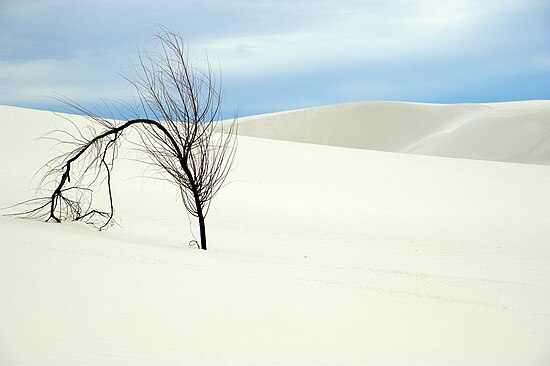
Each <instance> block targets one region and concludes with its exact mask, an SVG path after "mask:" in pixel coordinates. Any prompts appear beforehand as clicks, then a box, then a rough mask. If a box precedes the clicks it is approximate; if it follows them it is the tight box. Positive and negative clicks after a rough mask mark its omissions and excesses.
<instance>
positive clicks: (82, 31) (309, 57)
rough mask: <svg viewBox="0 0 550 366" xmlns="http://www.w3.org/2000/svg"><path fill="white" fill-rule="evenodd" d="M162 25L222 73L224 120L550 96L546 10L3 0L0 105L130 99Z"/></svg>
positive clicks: (507, 3)
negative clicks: (346, 106)
mask: <svg viewBox="0 0 550 366" xmlns="http://www.w3.org/2000/svg"><path fill="white" fill-rule="evenodd" d="M158 25H163V26H166V27H168V28H170V29H172V30H173V31H174V32H176V33H178V34H179V35H181V36H182V37H183V38H185V40H186V41H187V43H188V45H189V50H190V53H191V59H193V60H197V61H199V62H200V61H201V60H204V58H205V57H208V59H209V61H210V63H211V64H213V65H214V69H215V70H220V73H221V82H222V86H223V90H224V104H223V114H224V117H233V116H234V115H239V116H247V115H253V114H260V113H269V112H277V111H284V110H291V109H299V108H307V107H315V106H322V105H330V104H336V103H347V102H357V101H371V100H387V101H409V102H427V103H480V102H499V101H512V100H528V99H550V1H548V0H499V1H497V0H494V1H493V0H461V1H445V0H414V1H409V0H395V1H392V0H364V1H355V0H339V1H332V0H330V1H329V0H326V1H324V0H316V1H313V0H312V1H309V0H277V1H275V0H259V1H249V0H233V1H224V0H181V1H176V0H170V1H168V0H154V1H134V0H132V1H129V0H118V1H107V0H95V1H77V0H0V104H2V105H13V106H21V107H29V108H38V109H52V110H58V111H59V110H63V107H62V106H61V105H59V103H57V102H56V101H55V100H53V99H51V98H49V97H51V96H55V95H64V96H67V97H69V98H71V99H73V100H75V101H77V102H79V103H80V104H82V105H84V106H86V107H88V108H90V109H92V110H93V109H94V108H96V106H97V107H98V108H99V106H100V105H101V103H102V100H107V101H111V100H119V101H125V100H129V98H131V96H132V92H131V88H129V86H128V82H127V81H126V80H125V79H124V78H123V77H121V76H120V73H125V72H127V70H128V69H129V67H131V65H133V64H135V63H136V61H137V56H138V50H142V51H143V50H147V47H148V45H150V42H149V41H150V39H151V35H152V34H153V33H155V32H156V29H158V28H156V27H158Z"/></svg>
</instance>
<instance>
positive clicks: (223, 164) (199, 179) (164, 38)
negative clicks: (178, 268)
mask: <svg viewBox="0 0 550 366" xmlns="http://www.w3.org/2000/svg"><path fill="white" fill-rule="evenodd" d="M153 40H154V48H153V50H152V51H150V52H147V53H141V54H140V56H139V63H138V65H137V66H135V68H134V71H135V72H134V73H133V74H132V75H126V76H125V77H126V78H127V79H128V80H129V81H130V83H131V85H132V86H133V87H134V89H135V91H136V93H137V95H136V101H137V103H136V105H135V106H134V107H133V108H131V109H129V110H130V113H132V116H133V118H129V119H127V120H126V121H116V120H109V119H104V118H101V117H97V116H95V115H93V114H92V113H90V112H89V111H88V110H86V109H85V108H83V107H81V106H80V105H78V104H77V103H74V102H72V101H70V100H67V99H65V100H64V101H65V103H67V104H68V105H69V106H70V107H72V108H73V109H76V110H77V111H78V112H80V113H82V114H84V115H85V116H87V117H88V118H89V119H91V120H92V121H93V123H94V126H95V127H94V128H92V129H88V130H86V131H83V130H82V129H80V130H79V132H78V134H69V133H68V132H65V131H56V132H58V133H61V134H64V135H66V136H68V137H69V140H68V141H67V139H65V138H61V137H59V136H58V137H57V138H56V140H57V141H59V142H63V143H67V142H68V143H71V144H73V145H75V146H76V147H74V148H73V150H72V151H70V152H68V153H65V154H63V155H61V156H58V157H56V158H55V159H53V160H51V161H50V162H48V163H47V164H46V167H47V168H46V173H45V175H44V178H43V179H42V180H41V182H40V186H42V187H44V186H49V185H53V187H54V188H53V190H51V191H50V192H51V194H48V195H46V196H43V197H40V198H35V199H32V200H29V201H26V202H24V204H27V205H29V204H30V205H31V207H30V208H29V209H27V210H24V212H19V213H17V215H19V216H25V217H32V218H43V219H45V220H46V221H54V222H61V221H65V220H73V221H84V222H87V223H90V224H92V225H94V226H96V227H98V228H99V229H103V228H105V227H107V226H108V225H109V224H110V223H111V222H112V219H113V214H114V209H113V206H114V205H113V191H112V187H111V174H112V171H113V166H114V163H115V160H116V157H117V155H118V148H119V146H120V144H121V142H123V141H128V137H127V135H128V133H127V132H129V131H130V130H132V131H137V136H138V138H137V142H136V141H133V143H134V144H137V145H138V147H139V148H140V149H141V150H142V151H143V152H144V153H145V156H147V157H148V164H150V165H152V166H153V167H156V168H159V169H160V171H161V172H163V173H164V174H163V178H165V179H167V180H169V181H170V182H171V183H173V184H174V185H175V186H176V187H177V188H178V189H179V191H180V192H181V198H182V202H183V205H184V206H185V208H186V210H187V211H188V212H189V213H190V214H191V215H192V216H194V217H196V218H197V220H198V223H199V231H200V248H201V249H204V250H206V248H207V246H206V225H205V218H206V215H207V214H208V209H209V207H210V203H211V201H212V198H213V197H214V196H215V195H216V193H217V192H218V190H219V189H220V188H221V187H222V186H223V184H224V181H225V179H226V177H227V175H228V173H229V171H230V169H231V166H232V163H233V161H234V157H235V150H236V131H235V128H236V127H235V126H236V124H235V121H233V123H229V124H220V123H218V122H219V121H220V119H221V116H220V107H221V101H222V92H221V88H220V86H219V85H216V83H215V80H214V76H213V73H212V69H211V68H210V65H209V63H208V62H207V61H206V62H205V67H203V68H199V67H197V66H195V65H193V64H192V63H191V62H190V60H189V58H188V55H187V49H186V47H185V43H184V41H183V40H182V38H181V37H180V36H178V35H177V34H175V33H173V32H171V31H169V30H167V29H165V28H161V30H160V31H159V33H157V34H156V35H155V36H154V37H153ZM97 182H104V183H105V184H106V186H107V195H108V202H109V208H108V210H99V209H96V208H94V207H93V205H92V203H93V197H94V193H95V192H94V189H93V187H94V184H95V183H97Z"/></svg>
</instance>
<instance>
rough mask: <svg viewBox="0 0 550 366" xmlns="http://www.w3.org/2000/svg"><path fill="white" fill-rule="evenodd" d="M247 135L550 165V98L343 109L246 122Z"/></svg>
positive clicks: (243, 123)
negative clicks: (549, 99)
mask: <svg viewBox="0 0 550 366" xmlns="http://www.w3.org/2000/svg"><path fill="white" fill-rule="evenodd" d="M239 133H240V134H242V135H245V136H255V137H265V138H271V139H279V140H286V141H296V142H307V143H314V144H321V145H332V146H342V147H353V148H359V149H369V150H379V151H391V152H405V153H414V154H424V155H435V156H446V157H457V158H469V159H482V160H495V161H508V162H518V163H530V164H550V101H525V102H510V103H491V104H457V105H444V104H442V105H438V104H418V103H399V102H365V103H352V104H341V105H335V106H328V107H321V108H312V109H303V110H297V111H290V112H284V113H274V114H268V115H260V116H253V117H247V118H243V119H241V120H240V123H239Z"/></svg>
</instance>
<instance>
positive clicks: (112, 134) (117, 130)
mask: <svg viewBox="0 0 550 366" xmlns="http://www.w3.org/2000/svg"><path fill="white" fill-rule="evenodd" d="M137 124H142V125H149V126H152V127H154V128H157V129H158V130H160V131H161V132H162V134H163V135H164V136H165V137H166V139H167V141H168V142H169V145H170V146H171V147H172V148H173V150H174V152H175V154H176V157H177V160H178V162H179V165H180V168H181V171H182V172H183V173H184V174H185V177H186V179H187V180H188V183H189V184H188V185H187V189H189V190H190V191H191V192H190V193H191V195H192V197H193V198H194V202H193V203H194V205H195V207H194V210H192V211H190V213H191V214H193V215H194V216H196V217H197V218H198V221H199V229H200V248H201V249H203V250H206V225H205V215H204V210H203V203H202V201H201V198H200V187H198V185H197V182H196V180H195V177H194V176H193V174H192V172H191V170H190V169H189V165H188V159H190V158H191V155H190V154H189V152H187V153H185V154H184V153H183V152H182V149H181V147H180V145H178V143H177V141H176V139H175V138H174V137H173V136H172V134H171V133H170V132H169V131H168V130H167V129H166V127H164V126H163V125H162V124H161V123H160V122H158V121H155V120H150V119H134V120H130V121H127V122H125V123H123V124H122V125H120V126H118V127H112V128H109V129H108V130H106V131H104V132H102V133H100V134H99V135H97V136H96V137H94V138H93V139H91V140H89V141H88V142H86V143H85V144H84V145H83V146H81V147H80V148H79V149H77V150H75V152H74V155H73V156H72V157H70V158H69V159H67V161H66V162H65V163H64V165H63V175H62V176H61V179H60V181H59V184H58V185H57V187H56V188H55V190H54V191H53V193H52V195H51V202H49V207H50V209H49V211H50V212H49V216H48V218H47V220H46V221H49V220H54V221H56V222H61V221H62V210H61V205H62V204H63V203H65V205H67V206H68V209H69V210H74V208H75V207H79V205H78V204H76V205H75V202H74V201H71V200H70V199H68V198H67V197H65V196H64V195H63V194H64V192H66V191H67V190H69V189H67V188H66V187H65V185H66V183H68V182H70V181H71V177H70V173H71V164H72V163H74V162H75V161H77V160H78V159H79V158H80V157H81V156H83V155H84V154H85V153H86V151H87V150H88V149H90V148H91V147H94V146H96V144H100V143H101V141H102V140H103V139H107V138H110V139H111V140H109V142H108V143H107V144H105V145H102V146H103V147H102V152H101V155H102V156H103V159H102V164H103V165H104V166H105V168H106V170H107V176H108V178H109V179H108V180H107V185H108V189H109V200H110V207H111V212H110V213H108V214H106V213H102V212H99V211H96V210H91V211H88V212H85V213H81V212H80V208H78V210H77V212H71V215H66V217H72V218H73V219H74V220H75V221H78V220H82V219H84V218H85V217H87V216H90V215H92V214H94V213H97V214H100V215H102V216H103V217H108V220H107V222H106V223H105V224H104V225H103V226H101V227H100V229H101V228H103V227H105V226H106V225H107V224H108V223H109V221H111V219H112V216H113V210H112V207H113V202H112V195H111V183H110V174H111V172H110V168H109V166H108V164H107V163H106V162H105V156H106V154H107V150H108V149H109V148H110V147H113V145H114V143H115V142H116V141H117V139H119V138H120V136H121V135H122V133H123V131H124V130H126V129H127V128H129V127H131V126H133V125H137ZM42 207H44V206H42ZM57 209H59V210H60V213H59V214H58V213H56V210H57Z"/></svg>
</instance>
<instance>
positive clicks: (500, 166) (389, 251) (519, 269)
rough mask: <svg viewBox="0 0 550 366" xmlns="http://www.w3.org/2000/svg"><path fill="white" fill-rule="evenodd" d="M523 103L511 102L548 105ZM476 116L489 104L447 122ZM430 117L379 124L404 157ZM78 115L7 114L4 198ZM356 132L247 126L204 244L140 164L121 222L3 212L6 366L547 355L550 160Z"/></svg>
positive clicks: (486, 360)
mask: <svg viewBox="0 0 550 366" xmlns="http://www.w3.org/2000/svg"><path fill="white" fill-rule="evenodd" d="M524 104H525V105H523V104H522V103H517V104H516V103H513V104H511V105H510V108H512V107H513V109H514V110H518V109H521V110H523V111H524V112H525V115H526V116H531V115H532V114H533V113H535V112H534V111H531V112H529V111H530V106H532V107H536V108H539V107H540V109H544V108H547V105H548V102H525V103H524ZM372 106H374V107H375V108H376V109H377V110H379V114H380V115H381V116H385V114H384V113H383V111H384V110H386V111H388V113H391V112H390V111H389V109H391V108H390V105H388V104H386V103H379V104H376V103H374V104H372ZM413 106H416V105H413ZM349 107H350V108H352V109H353V108H363V105H350V106H349ZM401 107H403V111H402V112H395V111H394V112H395V113H397V114H399V113H404V114H405V113H406V111H407V110H408V108H409V106H408V105H402V106H401ZM419 107H420V108H421V109H431V108H432V107H427V106H422V105H421V106H419ZM504 107H506V108H508V106H504ZM330 108H331V107H328V110H330ZM335 108H336V107H335ZM337 108H338V109H339V110H341V112H342V114H343V115H345V113H347V112H345V111H344V110H345V109H346V108H345V106H339V107H337ZM453 108H456V109H453ZM464 108H465V109H466V110H467V112H468V113H470V114H472V115H473V114H476V113H482V112H481V111H482V110H483V111H484V110H485V109H487V107H486V106H485V105H481V106H457V107H453V106H448V107H441V108H440V109H438V111H437V113H436V114H439V115H441V118H442V120H444V121H450V120H452V119H453V118H455V117H456V118H457V119H460V118H461V117H459V116H460V115H463V112H464V110H463V109H464ZM506 108H504V109H506ZM452 111H454V112H452ZM321 112H322V111H321V110H319V111H315V110H310V111H309V112H307V113H318V114H319V115H322V113H321ZM447 112H448V114H449V115H447ZM451 112H452V113H451ZM500 112H503V111H500ZM500 112H499V113H500ZM293 113H294V112H293ZM296 113H298V112H296ZM300 113H302V112H300ZM303 113H305V112H303ZM349 113H350V115H354V114H353V112H349ZM434 113H435V112H434ZM464 113H466V112H464ZM541 113H542V112H541ZM285 115H287V116H289V117H292V115H293V114H292V113H287V114H281V115H280V116H278V117H276V118H281V121H282V123H287V124H290V123H291V122H290V121H286V120H284V119H282V116H285ZM510 115H513V116H514V117H513V118H514V120H515V121H516V123H519V124H521V123H523V122H522V119H521V118H520V116H521V114H520V113H519V112H518V113H516V112H512V111H511V112H510ZM415 116H416V115H414V114H413V115H412V116H411V117H410V118H409V119H410V120H411V122H410V123H413V124H418V126H419V127H418V131H417V130H415V129H414V128H410V130H409V131H408V132H406V133H405V132H403V131H400V129H399V128H397V127H398V125H391V124H390V125H391V128H390V127H388V128H390V130H389V131H384V127H383V126H382V125H379V126H378V127H376V129H377V131H379V132H380V134H381V135H390V134H391V133H392V131H393V133H395V134H397V135H399V134H401V133H402V134H401V135H400V136H402V137H400V142H399V143H397V142H395V145H394V148H393V151H401V150H403V149H404V148H405V147H410V146H413V145H414V144H415V143H419V141H422V140H423V139H424V140H425V141H426V139H428V140H429V139H430V136H432V139H435V140H438V138H436V137H434V136H436V135H434V133H435V132H434V131H442V130H444V129H446V128H447V127H448V126H449V125H448V124H446V125H445V126H447V127H441V126H440V127H441V128H440V127H437V126H435V119H436V117H433V118H434V119H433V120H432V121H431V122H430V123H428V122H426V126H425V127H422V126H423V122H422V121H415V120H414V118H413V117H415ZM453 116H454V117H453ZM262 118H264V117H262ZM292 118H294V117H292ZM415 118H416V117H415ZM495 118H496V117H495ZM526 118H528V119H529V118H531V117H526ZM533 118H534V117H533ZM289 119H290V118H289ZM74 120H75V121H76V122H77V123H80V122H79V121H81V119H80V118H79V117H74ZM478 120H479V121H482V122H481V123H480V127H479V128H480V131H479V135H483V136H485V137H487V136H488V135H489V132H488V129H490V128H489V127H490V125H491V124H487V123H486V122H487V118H485V119H484V118H480V119H478ZM296 121H298V120H296ZM499 121H501V120H499V119H498V118H497V119H494V120H493V122H494V123H493V124H492V126H496V125H499V123H500V122H499ZM502 121H504V122H502V123H504V124H510V125H511V122H510V121H508V120H507V119H506V118H504V117H503V119H502ZM532 121H534V119H533V120H532ZM545 121H546V120H543V119H542V117H541V119H540V120H539V124H540V125H541V126H544V123H546V122H545ZM298 122H299V121H298ZM245 123H246V121H244V122H243V123H242V125H241V127H242V128H241V129H240V131H241V133H249V132H250V131H246V130H245V129H244V126H245ZM274 123H275V122H273V124H274ZM403 123H404V122H403ZM445 123H447V122H445ZM448 123H449V124H450V123H451V122H448ZM457 123H458V122H457ZM475 123H476V122H475V119H472V120H471V122H468V124H469V127H468V128H469V129H470V130H469V131H470V132H469V136H478V135H477V134H476V133H475V126H476V124H475ZM273 124H272V126H273ZM345 125H346V121H345V119H342V120H341V121H340V122H339V123H338V124H337V125H335V126H334V131H337V130H338V129H339V127H341V126H345ZM390 125H388V126H390ZM527 125H528V124H527V123H526V126H527ZM68 126H69V125H68V123H67V122H66V121H64V120H63V119H61V118H59V117H56V116H55V115H54V114H52V113H50V112H41V111H32V110H25V109H19V108H13V107H0V157H1V158H0V159H1V160H0V206H2V207H3V206H8V205H10V204H13V203H15V202H18V201H20V200H23V199H26V198H29V197H30V196H32V188H33V187H34V186H33V185H32V184H30V183H29V182H30V179H31V176H32V175H33V173H34V172H35V171H36V170H37V169H38V168H39V167H40V166H41V165H42V164H43V163H44V162H45V161H46V160H47V158H48V157H49V156H53V155H55V154H56V151H55V150H51V149H50V146H51V142H48V141H34V140H33V139H35V138H36V137H37V136H39V135H40V134H41V133H43V132H46V131H48V130H51V129H52V128H60V127H62V128H65V127H68ZM250 126H251V127H250V128H251V129H254V130H255V131H260V130H261V128H260V127H258V126H259V124H258V125H257V126H253V123H250ZM265 126H268V125H267V124H266V125H265ZM514 126H516V127H517V125H516V124H514ZM421 127H422V128H421ZM262 128H263V127H262ZM273 128H274V127H273ZM498 128H500V125H499V127H498ZM526 128H527V127H526ZM495 129H497V127H495ZM527 129H528V128H527ZM459 130H460V129H459ZM281 131H282V130H281ZM499 131H501V132H502V131H504V130H499ZM269 133H271V132H269ZM273 133H275V132H273ZM295 133H296V135H292V132H291V131H288V136H290V137H292V136H298V137H300V138H302V137H303V136H304V133H305V132H304V131H303V130H301V129H300V128H298V131H296V132H295ZM510 133H512V132H510ZM251 134H252V133H251ZM266 134H268V133H267V132H266ZM495 134H496V132H495ZM336 135H337V133H336ZM352 135H354V134H348V137H349V139H350V140H349V141H348V140H345V138H344V137H343V136H342V137H339V138H341V139H342V140H339V141H344V142H346V143H347V145H346V146H348V147H336V146H327V144H328V142H326V141H325V142H323V141H308V142H317V143H323V144H318V145H315V144H304V143H295V142H288V141H280V140H274V139H258V138H253V137H247V136H241V137H239V150H238V155H237V161H236V168H235V170H234V171H233V172H232V174H231V175H230V177H229V181H230V182H231V183H230V184H229V185H228V186H227V187H226V188H225V189H224V190H222V191H221V192H220V195H219V196H218V197H216V198H215V200H214V203H213V207H212V209H211V212H210V214H209V216H208V217H207V234H208V238H209V246H210V249H209V250H208V251H206V252H205V251H200V250H197V249H194V248H190V247H188V244H187V243H188V241H189V240H191V239H192V234H191V232H190V230H189V222H188V219H187V217H186V214H185V211H184V210H183V208H182V207H181V205H180V204H179V201H178V194H177V192H176V190H175V189H174V188H173V187H171V186H170V185H169V184H166V183H163V182H158V181H154V180H148V179H145V178H143V172H142V171H141V170H140V168H139V166H137V164H136V163H135V162H133V161H129V160H121V161H120V162H119V164H118V165H117V166H116V168H115V170H114V172H113V173H114V181H113V189H114V191H115V205H116V213H117V217H118V222H119V224H120V226H115V227H112V228H110V229H109V230H107V231H103V232H99V231H97V230H94V229H92V228H91V227H88V226H86V225H84V224H78V223H63V224H53V223H44V222H37V221H30V220H23V219H15V218H11V217H4V216H2V217H0V365H2V366H4V365H6V366H11V365H15V366H19V365H48V366H49V365H51V366H53V365H55V366H58V365H67V366H68V365H71V366H72V365H94V366H98V365H113V366H114V365H117V366H119V365H388V366H390V365H391V366H394V365H418V366H426V365H457V366H464V365H476V366H491V365H495V366H506V365H510V366H517V365H522V366H524V365H540V366H546V365H549V364H550V281H549V278H550V265H549V264H550V167H548V166H545V165H535V164H515V163H505V162H494V161H482V160H469V159H454V158H445V157H436V156H423V155H415V154H403V153H395V152H381V151H370V150H365V149H357V148H349V146H352V145H353V143H355V142H357V143H359V141H360V140H361V139H360V138H359V136H355V140H353V139H352V137H351V136H352ZM405 135H406V136H405ZM266 136H267V135H264V137H266ZM365 136H367V137H366V138H367V139H370V137H368V136H370V135H368V134H367V135H365ZM495 136H496V135H495ZM516 136H517V141H516V143H517V144H519V145H521V144H524V145H525V146H527V145H528V144H529V142H528V141H527V140H529V139H530V138H531V137H530V136H531V134H530V133H525V134H518V135H516ZM273 137H275V136H273ZM276 137H277V138H283V137H282V136H279V135H278V136H276ZM290 137H289V138H287V139H290ZM449 138H450V137H449ZM312 139H313V137H312ZM390 140H391V139H389V138H388V140H386V142H385V146H389V145H391V141H390ZM451 140H452V141H455V143H456V144H455V145H453V146H454V147H453V148H452V149H451V148H450V147H449V149H450V150H453V149H454V150H453V151H457V150H458V149H459V147H461V148H464V149H465V150H463V151H462V154H461V157H466V156H468V154H469V153H468V151H469V150H468V149H469V148H470V146H471V145H469V142H468V141H463V143H460V141H461V139H460V138H459V137H456V139H451ZM505 140H506V139H502V140H500V141H501V142H500V143H499V144H501V145H499V148H500V147H501V148H504V147H505V145H506V144H504V142H503V141H505ZM354 141H355V142H354ZM373 141H374V140H373ZM380 141H382V140H380ZM486 141H487V140H486ZM529 141H531V140H529ZM352 142H353V143H352ZM439 142H440V143H441V145H440V146H439V147H440V148H441V149H442V150H445V148H446V147H445V146H447V145H445V144H444V143H443V140H440V141H439ZM333 145H336V143H334V144H333ZM436 145H437V144H434V145H431V146H436ZM418 146H419V147H418V148H420V146H428V145H424V144H421V143H419V145H418ZM495 146H496V145H495ZM354 147H359V146H354ZM398 147H400V148H398ZM531 148H532V146H531ZM412 150H414V149H412ZM450 150H448V151H450ZM527 150H529V148H527ZM527 150H525V151H527ZM530 151H531V153H532V151H534V150H533V149H531V150H530ZM417 152H418V151H417ZM424 152H425V151H423V153H424ZM477 153H478V152H476V154H477ZM531 153H526V154H519V155H518V154H516V155H515V156H516V157H517V156H522V159H527V157H528V156H535V155H536V154H535V155H529V154H531ZM499 154H501V151H500V150H499ZM506 154H508V152H507V153H506ZM122 155H124V154H122ZM504 155H505V154H504V153H502V155H499V156H500V157H502V156H504ZM477 157H478V158H479V156H477ZM547 157H548V156H547V155H544V154H543V155H537V157H536V158H533V159H534V160H533V161H532V162H533V163H536V164H542V163H544V162H546V159H547ZM539 158H540V159H539ZM523 162H524V163H525V161H523ZM192 230H193V232H194V233H195V235H196V234H197V229H196V225H195V224H194V223H193V225H192Z"/></svg>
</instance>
